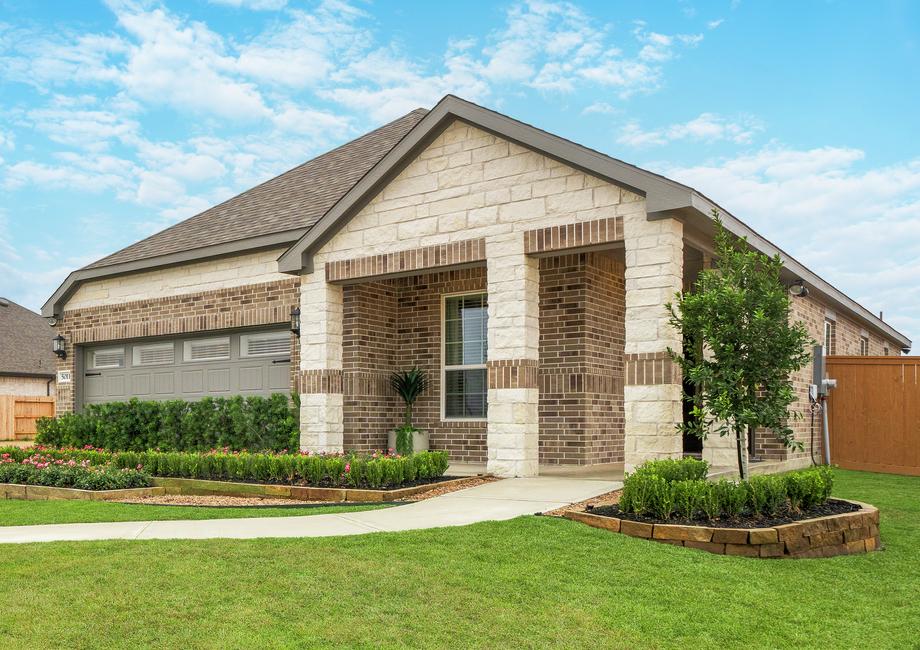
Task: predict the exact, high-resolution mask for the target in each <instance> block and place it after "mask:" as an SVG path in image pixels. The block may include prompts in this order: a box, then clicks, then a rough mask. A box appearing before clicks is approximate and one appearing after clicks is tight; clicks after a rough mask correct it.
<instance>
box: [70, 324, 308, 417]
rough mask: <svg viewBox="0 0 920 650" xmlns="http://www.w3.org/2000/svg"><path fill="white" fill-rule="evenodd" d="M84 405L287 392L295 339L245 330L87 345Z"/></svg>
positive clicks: (283, 332)
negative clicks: (292, 345)
mask: <svg viewBox="0 0 920 650" xmlns="http://www.w3.org/2000/svg"><path fill="white" fill-rule="evenodd" d="M83 369H84V372H83V377H82V381H83V386H82V391H81V394H82V400H83V403H84V404H99V403H101V402H120V401H125V400H128V399H131V398H132V397H136V398H138V399H144V400H166V399H188V400H194V399H201V398H202V397H206V396H212V397H230V396H233V395H261V396H268V395H271V394H272V393H288V392H289V391H290V386H291V379H290V376H291V375H290V372H291V335H290V333H289V332H288V331H287V330H272V331H259V332H252V331H243V332H231V333H224V334H219V335H213V334H212V335H209V336H203V337H178V338H169V339H157V340H153V341H151V340H147V341H139V342H130V341H129V342H125V343H117V344H111V343H107V344H104V345H97V346H91V347H90V346H87V347H86V348H84V354H83Z"/></svg>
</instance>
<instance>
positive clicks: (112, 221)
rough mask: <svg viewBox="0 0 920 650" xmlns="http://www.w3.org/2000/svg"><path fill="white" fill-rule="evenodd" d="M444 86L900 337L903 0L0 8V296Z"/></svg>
mask: <svg viewBox="0 0 920 650" xmlns="http://www.w3.org/2000/svg"><path fill="white" fill-rule="evenodd" d="M448 92H452V93H455V94H458V95H460V96H462V97H465V98H467V99H470V100H473V101H476V102H478V103H481V104H483V105H485V106H488V107H491V108H495V109H497V110H500V111H502V112H505V113H507V114H509V115H511V116H513V117H516V118H519V119H522V120H524V121H526V122H529V123H532V124H534V125H537V126H539V127H542V128H544V129H547V130H550V131H553V132H555V133H558V134H560V135H563V136H565V137H568V138H571V139H573V140H576V141H578V142H580V143H583V144H585V145H588V146H591V147H593V148H595V149H599V150H601V151H604V152H606V153H609V154H611V155H614V156H616V157H618V158H622V159H624V160H627V161H629V162H633V163H636V164H639V165H642V166H645V167H647V168H650V169H653V170H655V171H658V172H662V173H665V174H667V175H670V176H672V177H674V178H676V179H677V180H681V181H683V182H686V183H688V184H690V185H693V186H694V187H696V188H697V189H699V190H701V191H703V192H704V193H706V194H708V195H709V196H711V197H712V198H714V199H715V200H717V201H718V202H719V203H721V204H722V205H724V206H725V207H726V208H727V209H729V210H731V211H732V212H733V213H734V214H735V215H737V216H739V217H741V218H742V219H744V220H745V221H747V222H748V223H749V224H750V225H751V226H753V227H754V228H755V229H757V230H759V231H760V232H761V233H763V234H764V235H766V236H767V237H769V238H770V239H772V240H773V241H774V242H775V243H777V244H779V245H780V246H781V247H782V248H784V249H786V250H787V251H789V252H790V253H792V254H793V255H795V256H796V257H798V258H799V259H800V260H801V261H802V262H804V263H805V264H806V265H808V266H810V267H811V268H812V269H813V270H815V271H817V272H818V273H820V274H821V275H823V276H824V277H825V278H826V279H828V280H829V281H831V282H832V283H834V284H835V285H836V286H837V287H838V288H840V289H842V290H843V291H845V292H846V293H848V294H849V295H851V296H852V297H854V298H856V299H857V300H859V301H861V302H862V303H863V304H865V305H866V306H867V307H868V308H870V309H872V310H873V311H879V310H884V311H885V317H886V320H889V321H890V322H891V323H892V324H894V325H895V326H896V327H899V328H901V329H902V330H903V331H905V332H906V333H907V334H908V335H910V336H912V337H913V338H915V339H916V338H918V337H920V281H918V279H920V151H918V142H920V117H918V115H920V111H918V109H917V106H920V3H917V2H907V1H904V2H873V3H867V2H855V1H854V2H802V3H792V2H782V3H777V2H754V1H752V0H740V1H738V0H735V1H731V0H724V1H718V2H694V1H691V0H675V1H674V2H666V1H660V2H613V1H606V2H572V3H568V2H550V1H533V2H526V1H524V2H493V3H482V2H480V3H477V2H470V1H467V2H463V3H437V2H383V1H378V2H364V1H355V2H350V3H349V2H340V1H338V0H335V1H332V2H297V1H295V0H287V1H285V0H211V1H205V0H201V1H197V2H184V3H180V2H166V3H161V2H146V1H137V2H134V1H117V0H113V1H112V2H107V3H106V2H100V3H93V2H90V1H89V0H85V1H83V2H71V1H69V0H45V1H43V2H32V1H30V0H0V295H3V296H6V297H9V298H11V299H13V300H15V301H17V302H21V303H23V304H25V305H27V306H29V307H32V308H34V309H37V308H38V307H39V306H40V305H41V303H42V302H43V301H44V300H45V299H46V298H47V297H48V296H49V295H50V294H51V292H52V291H53V290H54V288H55V287H56V286H57V285H58V284H59V283H60V281H61V280H63V278H64V277H65V276H66V274H67V273H68V272H69V271H70V270H73V269H74V268H77V267H79V266H82V265H84V264H86V263H89V262H91V261H93V260H95V259H97V258H99V257H102V256H103V255H105V254H107V253H110V252H112V251H114V250H116V249H118V248H121V247H123V246H125V245H127V244H129V243H131V242H133V241H135V240H137V239H139V238H141V237H144V236H146V235H148V234H150V233H152V232H154V231H156V230H159V229H161V228H163V227H165V226H168V225H170V224H172V223H175V222H176V221H178V220H180V219H183V218H186V217H188V216H191V215H193V214H195V213H197V212H199V211H201V210H202V209H205V208H207V207H208V206H210V205H213V204H214V203H217V202H219V201H221V200H223V199H225V198H227V197H229V196H232V195H233V194H235V193H238V192H239V191H242V190H244V189H246V188H248V187H251V186H252V185H254V184H255V183H257V182H259V181H261V180H264V179H266V178H269V177H271V176H274V175H276V174H277V173H279V172H281V171H284V170H285V169H288V168H290V167H292V166H294V165H296V164H298V163H300V162H302V161H304V160H306V159H308V158H310V157H312V156H314V155H316V154H318V153H321V152H322V151H324V150H326V149H328V148H330V147H332V146H335V145H337V144H340V143H342V142H344V141H346V140H348V139H351V138H353V137H355V136H356V135H359V134H361V133H362V132H364V131H366V130H368V129H370V128H373V127H375V126H378V125H380V124H382V123H384V122H386V121H388V120H390V119H392V118H395V117H397V116H399V115H401V114H403V113H405V112H407V111H408V110H411V109H412V108H415V107H418V106H431V105H432V104H433V103H435V102H436V101H437V100H438V99H439V98H440V97H441V96H443V95H444V94H445V93H448Z"/></svg>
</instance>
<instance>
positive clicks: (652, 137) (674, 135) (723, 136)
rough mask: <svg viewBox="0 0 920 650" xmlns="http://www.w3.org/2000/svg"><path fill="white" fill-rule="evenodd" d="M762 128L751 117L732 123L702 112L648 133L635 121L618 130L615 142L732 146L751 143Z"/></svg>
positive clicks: (629, 144) (719, 116)
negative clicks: (724, 144)
mask: <svg viewBox="0 0 920 650" xmlns="http://www.w3.org/2000/svg"><path fill="white" fill-rule="evenodd" d="M763 128H764V127H763V124H762V123H761V122H760V121H759V120H757V119H755V118H753V117H750V116H741V117H739V118H737V119H736V120H734V121H733V120H729V119H728V118H725V117H723V116H721V115H717V114H715V113H702V114H700V115H699V116H698V117H695V118H693V119H692V120H689V121H687V122H680V123H677V124H672V125H670V126H668V127H664V128H661V129H653V130H650V131H645V130H643V129H642V127H641V126H640V125H639V123H638V122H637V121H631V122H628V123H627V124H626V125H625V126H624V127H623V128H622V129H621V130H620V135H619V137H617V142H619V143H620V144H625V145H627V146H630V147H637V148H641V147H650V146H659V145H665V144H668V143H670V142H674V141H677V140H691V141H695V142H716V141H720V140H726V141H730V142H734V143H735V144H750V143H751V141H752V140H753V138H754V136H755V135H756V134H757V133H759V132H760V131H762V130H763Z"/></svg>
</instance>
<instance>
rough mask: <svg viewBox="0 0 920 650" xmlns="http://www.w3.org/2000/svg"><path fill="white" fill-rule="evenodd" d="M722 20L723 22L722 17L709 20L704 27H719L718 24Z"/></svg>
mask: <svg viewBox="0 0 920 650" xmlns="http://www.w3.org/2000/svg"><path fill="white" fill-rule="evenodd" d="M724 22H725V19H724V18H718V19H716V20H710V21H709V22H707V23H706V29H716V28H717V27H719V25H721V24H722V23H724Z"/></svg>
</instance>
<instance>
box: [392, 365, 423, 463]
mask: <svg viewBox="0 0 920 650" xmlns="http://www.w3.org/2000/svg"><path fill="white" fill-rule="evenodd" d="M390 387H391V388H392V389H393V390H394V391H395V392H396V394H397V395H399V396H400V397H401V398H402V401H403V402H404V403H405V404H406V411H405V414H404V417H403V423H402V425H401V426H398V427H396V428H395V429H393V430H392V431H391V432H390V434H389V437H388V441H387V444H388V446H389V448H390V449H395V450H396V452H397V453H399V454H411V453H412V452H413V451H427V450H428V434H427V433H425V432H424V431H422V430H420V429H416V428H415V426H414V425H413V424H412V406H413V405H414V404H415V401H416V400H417V399H418V398H419V396H420V395H421V394H422V393H424V392H425V391H426V390H428V375H426V374H425V371H424V370H422V369H421V368H419V367H418V366H413V367H412V369H411V370H397V371H395V372H393V373H391V374H390Z"/></svg>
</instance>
